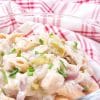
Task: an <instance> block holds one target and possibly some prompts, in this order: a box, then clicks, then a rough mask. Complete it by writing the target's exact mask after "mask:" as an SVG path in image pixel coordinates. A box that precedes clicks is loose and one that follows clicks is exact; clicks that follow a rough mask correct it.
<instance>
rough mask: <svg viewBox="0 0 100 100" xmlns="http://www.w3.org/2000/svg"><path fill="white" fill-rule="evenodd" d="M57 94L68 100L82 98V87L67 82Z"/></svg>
mask: <svg viewBox="0 0 100 100" xmlns="http://www.w3.org/2000/svg"><path fill="white" fill-rule="evenodd" d="M57 94H58V95H62V96H65V97H67V98H68V99H69V100H75V99H77V98H79V97H81V96H84V93H83V92H82V87H81V86H80V85H79V84H77V83H75V82H74V81H67V82H66V83H65V85H63V86H62V88H60V89H59V90H58V91H57Z"/></svg>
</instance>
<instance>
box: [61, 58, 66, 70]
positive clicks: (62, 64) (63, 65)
mask: <svg viewBox="0 0 100 100" xmlns="http://www.w3.org/2000/svg"><path fill="white" fill-rule="evenodd" d="M60 62H61V67H63V68H65V69H66V66H65V64H64V62H63V61H62V60H60Z"/></svg>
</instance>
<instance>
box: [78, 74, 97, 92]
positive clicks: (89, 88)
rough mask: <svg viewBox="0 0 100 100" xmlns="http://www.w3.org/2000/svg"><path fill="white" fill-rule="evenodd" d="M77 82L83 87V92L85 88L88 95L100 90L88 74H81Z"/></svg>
mask: <svg viewBox="0 0 100 100" xmlns="http://www.w3.org/2000/svg"><path fill="white" fill-rule="evenodd" d="M76 81H77V82H78V83H80V85H82V86H83V90H84V88H85V92H86V93H91V92H93V91H96V90H97V89H99V85H98V84H97V83H96V82H95V80H94V79H92V78H91V76H90V75H89V74H88V73H87V72H84V73H81V72H80V74H79V76H78V77H77V79H76Z"/></svg>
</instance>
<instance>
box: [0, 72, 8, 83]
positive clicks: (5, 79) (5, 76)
mask: <svg viewBox="0 0 100 100" xmlns="http://www.w3.org/2000/svg"><path fill="white" fill-rule="evenodd" d="M1 72H2V75H3V79H4V82H5V83H6V84H7V83H8V78H7V75H6V72H5V71H4V70H1Z"/></svg>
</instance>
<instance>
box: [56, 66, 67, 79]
mask: <svg viewBox="0 0 100 100" xmlns="http://www.w3.org/2000/svg"><path fill="white" fill-rule="evenodd" d="M57 71H58V73H59V74H61V75H62V76H63V77H64V78H66V77H67V76H68V75H67V74H66V73H65V72H64V70H63V69H62V68H61V67H60V69H58V70H57Z"/></svg>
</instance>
